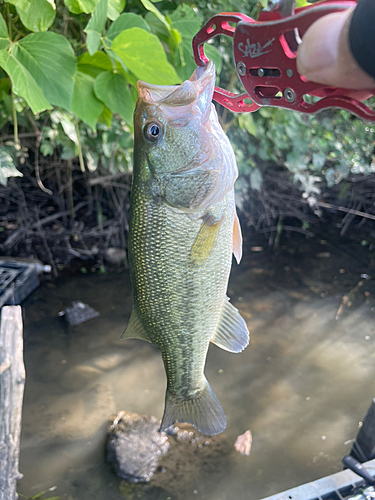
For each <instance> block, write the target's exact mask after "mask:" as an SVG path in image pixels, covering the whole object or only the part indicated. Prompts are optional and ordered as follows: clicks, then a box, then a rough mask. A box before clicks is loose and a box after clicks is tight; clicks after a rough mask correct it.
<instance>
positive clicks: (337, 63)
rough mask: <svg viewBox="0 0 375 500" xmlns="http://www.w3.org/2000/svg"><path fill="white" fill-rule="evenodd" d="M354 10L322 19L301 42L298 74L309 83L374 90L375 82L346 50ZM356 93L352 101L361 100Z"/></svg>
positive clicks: (365, 95)
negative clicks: (354, 99)
mask: <svg viewBox="0 0 375 500" xmlns="http://www.w3.org/2000/svg"><path fill="white" fill-rule="evenodd" d="M353 11H354V9H348V10H346V11H344V12H337V13H334V14H328V15H326V16H323V17H321V18H320V19H319V20H318V21H316V22H315V23H314V24H312V25H311V26H310V28H309V29H308V30H307V31H306V33H305V35H304V36H303V38H302V44H301V45H300V46H299V48H298V53H297V70H298V72H299V73H300V74H301V75H303V76H305V77H306V78H307V79H308V80H310V81H313V82H318V83H323V84H326V85H328V86H331V87H336V88H346V89H359V90H360V89H374V88H375V80H374V79H373V78H371V76H369V75H368V74H367V73H366V72H365V71H364V70H363V69H362V68H361V67H360V66H359V65H358V63H357V62H356V61H355V59H354V57H353V55H352V53H351V51H350V47H349V26H350V20H351V16H352V14H353ZM359 94H360V93H357V94H356V95H355V97H356V98H357V99H360V100H363V99H366V98H367V97H369V94H366V93H363V92H362V94H363V96H360V95H359Z"/></svg>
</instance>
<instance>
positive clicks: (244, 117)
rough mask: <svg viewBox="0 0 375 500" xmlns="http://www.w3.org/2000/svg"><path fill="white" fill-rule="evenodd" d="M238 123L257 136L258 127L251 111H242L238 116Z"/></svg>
mask: <svg viewBox="0 0 375 500" xmlns="http://www.w3.org/2000/svg"><path fill="white" fill-rule="evenodd" d="M238 124H239V126H240V127H241V128H242V129H245V130H247V132H249V134H251V135H253V136H255V137H256V136H257V128H256V125H255V123H254V118H253V116H252V114H251V113H241V114H240V115H239V116H238Z"/></svg>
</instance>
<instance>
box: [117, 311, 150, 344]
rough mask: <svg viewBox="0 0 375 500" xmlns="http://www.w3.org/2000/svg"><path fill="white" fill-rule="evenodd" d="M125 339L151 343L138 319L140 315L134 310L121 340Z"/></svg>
mask: <svg viewBox="0 0 375 500" xmlns="http://www.w3.org/2000/svg"><path fill="white" fill-rule="evenodd" d="M124 339H141V340H146V341H147V342H151V340H150V339H149V338H148V335H147V332H146V330H145V328H144V326H143V325H142V323H141V321H140V319H139V317H138V313H137V311H136V310H135V309H134V308H133V310H132V313H131V315H130V320H129V323H128V326H127V327H126V328H125V331H124V333H123V334H122V335H121V340H124Z"/></svg>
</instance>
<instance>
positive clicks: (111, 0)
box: [107, 0, 126, 21]
mask: <svg viewBox="0 0 375 500" xmlns="http://www.w3.org/2000/svg"><path fill="white" fill-rule="evenodd" d="M125 5H126V1H125V0H108V10H107V17H108V18H109V19H110V20H111V21H116V19H117V18H118V16H119V15H120V14H121V12H122V11H123V10H124V9H125Z"/></svg>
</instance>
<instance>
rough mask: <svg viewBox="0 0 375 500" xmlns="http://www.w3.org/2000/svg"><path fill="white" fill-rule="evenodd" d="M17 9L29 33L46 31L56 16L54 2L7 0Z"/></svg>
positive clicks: (43, 0) (49, 0)
mask: <svg viewBox="0 0 375 500" xmlns="http://www.w3.org/2000/svg"><path fill="white" fill-rule="evenodd" d="M8 1H9V3H11V4H13V5H15V6H16V8H17V12H18V14H19V16H20V18H21V21H22V23H23V24H24V25H25V26H26V28H27V29H29V30H30V31H46V30H48V28H49V27H50V26H51V25H52V23H53V21H54V19H55V16H56V5H55V2H54V0H8Z"/></svg>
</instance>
